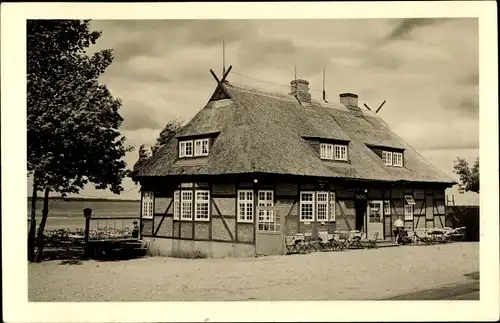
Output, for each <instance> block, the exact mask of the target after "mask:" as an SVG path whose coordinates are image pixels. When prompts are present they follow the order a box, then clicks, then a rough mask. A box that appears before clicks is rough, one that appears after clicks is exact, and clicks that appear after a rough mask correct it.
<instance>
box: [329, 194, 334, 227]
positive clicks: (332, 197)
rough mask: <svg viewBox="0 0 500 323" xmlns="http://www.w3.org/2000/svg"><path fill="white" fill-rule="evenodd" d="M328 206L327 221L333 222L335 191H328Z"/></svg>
mask: <svg viewBox="0 0 500 323" xmlns="http://www.w3.org/2000/svg"><path fill="white" fill-rule="evenodd" d="M328 203H329V204H330V206H329V212H330V213H329V218H328V219H329V221H330V222H335V192H330V200H329V201H328Z"/></svg>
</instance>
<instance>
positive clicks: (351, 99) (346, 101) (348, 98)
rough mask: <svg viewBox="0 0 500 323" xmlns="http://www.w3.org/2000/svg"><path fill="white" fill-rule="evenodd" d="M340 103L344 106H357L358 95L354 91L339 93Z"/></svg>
mask: <svg viewBox="0 0 500 323" xmlns="http://www.w3.org/2000/svg"><path fill="white" fill-rule="evenodd" d="M339 96H340V103H341V104H343V105H345V106H346V107H349V106H351V107H357V106H358V95H357V94H354V93H340V95H339Z"/></svg>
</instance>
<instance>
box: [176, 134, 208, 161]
mask: <svg viewBox="0 0 500 323" xmlns="http://www.w3.org/2000/svg"><path fill="white" fill-rule="evenodd" d="M209 150H210V139H208V138H206V139H196V140H183V141H180V142H179V158H186V157H201V156H208V153H209Z"/></svg>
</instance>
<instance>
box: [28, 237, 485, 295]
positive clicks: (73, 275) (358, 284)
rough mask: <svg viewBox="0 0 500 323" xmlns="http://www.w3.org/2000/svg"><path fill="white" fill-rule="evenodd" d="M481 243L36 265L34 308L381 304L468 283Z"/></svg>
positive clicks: (31, 283)
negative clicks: (49, 304)
mask: <svg viewBox="0 0 500 323" xmlns="http://www.w3.org/2000/svg"><path fill="white" fill-rule="evenodd" d="M477 271H479V243H473V242H467V243H453V244H447V245H436V246H404V247H395V248H381V249H375V250H366V249H365V250H350V251H343V252H315V253H311V254H307V255H291V256H273V257H261V258H245V259H236V258H232V259H193V260H187V259H174V258H160V257H158V258H156V257H154V258H142V259H134V260H126V261H116V262H97V261H84V262H81V263H79V264H65V263H63V262H61V261H60V260H59V261H48V262H44V263H40V264H29V269H28V276H29V282H28V289H29V291H28V293H29V300H30V301H189V300H196V301H222V300H240V301H241V300H259V301H266V300H272V301H280V300H375V299H382V298H387V297H391V296H394V295H399V294H404V293H410V292H415V291H418V290H425V289H429V288H437V287H440V286H444V285H449V284H453V283H457V284H460V283H467V282H470V278H468V277H466V276H464V275H465V274H468V273H471V272H477Z"/></svg>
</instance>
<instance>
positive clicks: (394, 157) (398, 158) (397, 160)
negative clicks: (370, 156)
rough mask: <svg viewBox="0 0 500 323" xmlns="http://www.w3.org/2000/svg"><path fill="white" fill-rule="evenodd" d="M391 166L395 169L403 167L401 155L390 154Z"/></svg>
mask: <svg viewBox="0 0 500 323" xmlns="http://www.w3.org/2000/svg"><path fill="white" fill-rule="evenodd" d="M392 164H393V166H396V167H403V153H392Z"/></svg>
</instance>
